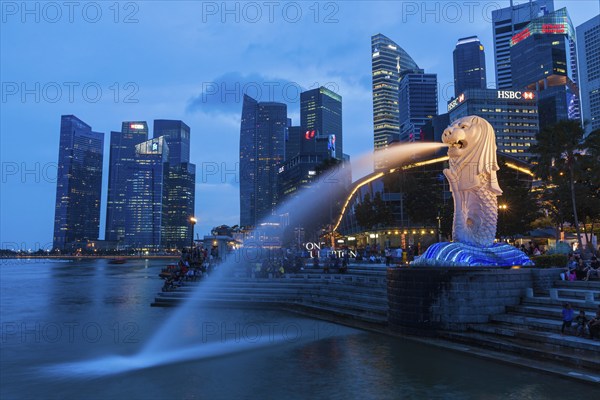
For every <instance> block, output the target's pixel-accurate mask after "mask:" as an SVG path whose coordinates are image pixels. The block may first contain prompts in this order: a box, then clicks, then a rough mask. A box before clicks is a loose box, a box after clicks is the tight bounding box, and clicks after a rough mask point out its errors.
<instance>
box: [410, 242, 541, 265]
mask: <svg viewBox="0 0 600 400" xmlns="http://www.w3.org/2000/svg"><path fill="white" fill-rule="evenodd" d="M411 265H417V266H418V265H421V266H440V267H442V266H443V267H448V266H450V267H508V266H514V265H521V266H532V265H534V264H533V261H531V260H530V259H529V257H527V255H526V254H525V253H523V252H522V251H521V250H519V249H517V248H515V247H514V246H511V245H509V244H506V243H494V244H493V245H491V246H489V247H479V246H471V245H468V244H465V243H459V242H451V243H448V242H440V243H435V244H432V245H431V246H429V248H428V249H427V250H426V251H425V253H423V254H422V255H421V256H419V257H417V258H415V261H414V262H413V263H412V264H411Z"/></svg>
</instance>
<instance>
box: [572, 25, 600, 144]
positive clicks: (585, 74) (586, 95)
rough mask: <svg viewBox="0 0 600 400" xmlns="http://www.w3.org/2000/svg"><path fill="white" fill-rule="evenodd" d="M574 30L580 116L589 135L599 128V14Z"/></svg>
mask: <svg viewBox="0 0 600 400" xmlns="http://www.w3.org/2000/svg"><path fill="white" fill-rule="evenodd" d="M576 31H577V55H578V63H579V74H578V77H579V89H580V93H581V118H582V120H583V122H584V128H585V133H586V135H589V134H590V132H592V131H594V130H596V129H600V15H596V16H595V17H593V18H592V19H590V20H588V21H586V22H584V23H583V24H581V25H579V26H578V27H577V29H576Z"/></svg>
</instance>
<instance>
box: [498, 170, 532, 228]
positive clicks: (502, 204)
mask: <svg viewBox="0 0 600 400" xmlns="http://www.w3.org/2000/svg"><path fill="white" fill-rule="evenodd" d="M499 164H500V171H498V182H500V187H501V188H502V192H503V193H502V195H501V196H500V197H498V205H499V209H498V225H497V235H498V236H500V237H506V236H515V235H519V234H523V235H524V234H526V233H527V232H529V231H530V230H531V229H532V228H533V226H532V224H533V222H534V221H535V220H536V219H537V218H538V217H540V216H541V214H540V209H539V205H538V200H537V199H536V196H535V195H534V194H533V193H532V191H531V179H530V178H529V177H524V176H523V174H522V173H521V174H519V173H518V172H515V171H514V170H511V169H510V168H508V167H507V166H506V162H505V161H502V160H501V161H499Z"/></svg>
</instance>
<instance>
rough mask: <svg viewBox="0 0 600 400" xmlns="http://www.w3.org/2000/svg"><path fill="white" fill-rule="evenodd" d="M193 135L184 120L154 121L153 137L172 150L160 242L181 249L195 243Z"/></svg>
mask: <svg viewBox="0 0 600 400" xmlns="http://www.w3.org/2000/svg"><path fill="white" fill-rule="evenodd" d="M190 132H191V131H190V127H189V126H188V125H186V124H185V123H184V122H183V121H180V120H167V119H157V120H154V132H153V135H154V138H159V137H164V139H165V141H166V142H167V145H168V147H169V160H168V161H169V168H168V173H167V176H166V178H165V192H166V194H167V197H166V200H165V210H166V211H165V219H164V221H163V223H162V224H163V225H162V226H163V237H162V242H161V243H162V245H163V246H164V247H172V248H181V247H185V246H188V245H189V243H190V242H191V240H192V237H191V234H192V231H191V229H190V226H191V225H190V218H191V217H193V216H194V215H195V211H194V205H195V199H196V195H195V190H196V166H195V165H194V164H191V163H190V139H191V137H190Z"/></svg>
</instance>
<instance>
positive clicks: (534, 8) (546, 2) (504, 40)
mask: <svg viewBox="0 0 600 400" xmlns="http://www.w3.org/2000/svg"><path fill="white" fill-rule="evenodd" d="M552 11H554V0H535V1H524V2H520V3H518V4H515V3H513V2H512V1H511V5H510V7H505V8H501V9H498V10H493V11H492V29H493V34H494V60H495V66H496V88H498V89H511V88H512V84H513V83H512V67H511V66H512V62H511V54H510V40H511V38H512V37H513V36H514V35H515V34H516V33H518V32H519V31H521V30H522V29H523V28H524V27H525V26H526V25H527V24H528V23H529V22H531V20H533V19H535V18H537V17H538V16H540V15H543V14H544V13H546V12H552Z"/></svg>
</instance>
